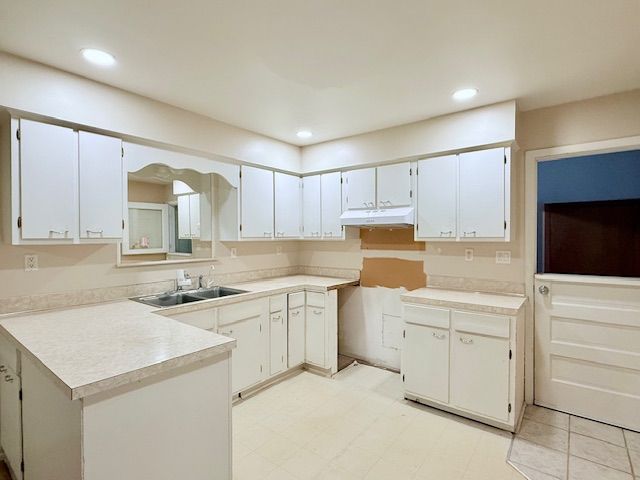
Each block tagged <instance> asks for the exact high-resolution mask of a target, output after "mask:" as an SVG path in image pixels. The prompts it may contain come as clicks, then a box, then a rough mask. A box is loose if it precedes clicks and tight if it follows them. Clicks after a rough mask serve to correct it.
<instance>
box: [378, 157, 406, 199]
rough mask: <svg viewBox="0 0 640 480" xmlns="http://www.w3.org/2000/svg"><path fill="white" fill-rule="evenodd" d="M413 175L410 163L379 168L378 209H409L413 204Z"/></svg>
mask: <svg viewBox="0 0 640 480" xmlns="http://www.w3.org/2000/svg"><path fill="white" fill-rule="evenodd" d="M411 174H412V172H411V164H410V163H409V162H404V163H397V164H394V165H385V166H383V167H378V172H377V182H376V184H377V197H378V208H389V207H408V206H410V205H411V204H412V199H411V196H412V193H411Z"/></svg>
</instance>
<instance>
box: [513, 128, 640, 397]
mask: <svg viewBox="0 0 640 480" xmlns="http://www.w3.org/2000/svg"><path fill="white" fill-rule="evenodd" d="M638 148H640V135H636V136H633V137H624V138H615V139H611V140H602V141H598V142H588V143H578V144H574V145H564V146H561V147H551V148H543V149H539V150H529V151H528V152H526V153H525V177H524V179H525V190H524V195H525V197H524V199H525V200H524V263H525V293H526V294H527V295H528V296H529V298H531V299H533V298H534V284H535V275H536V270H537V246H538V239H537V229H538V222H537V204H538V201H537V200H538V169H537V165H538V162H546V161H549V160H558V159H560V158H566V157H579V156H586V155H596V154H601V153H613V152H621V151H626V150H634V149H638ZM533 303H534V302H533V301H531V302H528V305H527V307H526V308H527V318H528V319H529V321H528V322H527V323H526V328H525V341H526V344H525V399H526V402H527V403H533V399H534V385H533V379H534V363H535V359H534V343H533V339H534V333H535V330H534V326H535V317H534V314H535V312H534V306H533Z"/></svg>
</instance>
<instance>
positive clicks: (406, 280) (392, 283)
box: [360, 258, 427, 290]
mask: <svg viewBox="0 0 640 480" xmlns="http://www.w3.org/2000/svg"><path fill="white" fill-rule="evenodd" d="M360 285H361V286H363V287H387V288H400V287H404V288H406V289H407V290H415V289H416V288H422V287H426V286H427V275H426V273H424V262H423V261H420V260H403V259H400V258H364V259H363V262H362V272H361V274H360Z"/></svg>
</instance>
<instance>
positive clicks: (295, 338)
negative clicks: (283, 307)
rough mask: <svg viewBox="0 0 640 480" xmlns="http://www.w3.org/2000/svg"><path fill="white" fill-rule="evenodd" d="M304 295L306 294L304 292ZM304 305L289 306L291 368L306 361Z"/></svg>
mask: <svg viewBox="0 0 640 480" xmlns="http://www.w3.org/2000/svg"><path fill="white" fill-rule="evenodd" d="M303 295H304V294H303ZM304 313H305V311H304V305H301V306H299V307H294V308H289V332H288V340H289V342H288V345H289V348H288V355H289V368H292V367H295V366H296V365H300V364H301V363H304V346H305V345H304V344H305V333H304V332H305V321H304V317H305V315H304Z"/></svg>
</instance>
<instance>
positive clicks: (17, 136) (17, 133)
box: [16, 129, 21, 141]
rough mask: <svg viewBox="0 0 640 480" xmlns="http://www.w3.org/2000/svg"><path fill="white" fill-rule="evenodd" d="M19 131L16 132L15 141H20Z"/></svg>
mask: <svg viewBox="0 0 640 480" xmlns="http://www.w3.org/2000/svg"><path fill="white" fill-rule="evenodd" d="M20 136H21V135H20V129H18V130H16V139H17V140H18V141H20Z"/></svg>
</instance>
